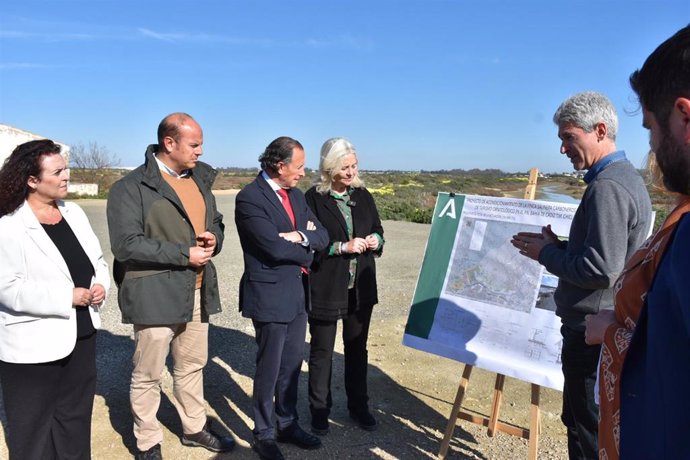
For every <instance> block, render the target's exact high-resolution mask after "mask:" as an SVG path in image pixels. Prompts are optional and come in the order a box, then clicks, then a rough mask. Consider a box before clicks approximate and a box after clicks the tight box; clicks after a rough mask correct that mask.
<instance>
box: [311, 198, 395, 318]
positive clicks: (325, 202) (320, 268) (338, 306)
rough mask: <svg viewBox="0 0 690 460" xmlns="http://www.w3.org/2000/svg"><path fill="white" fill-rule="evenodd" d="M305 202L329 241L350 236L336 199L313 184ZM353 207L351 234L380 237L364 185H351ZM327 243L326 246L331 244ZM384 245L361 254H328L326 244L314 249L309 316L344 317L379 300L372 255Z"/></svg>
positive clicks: (373, 204) (374, 209) (378, 225)
mask: <svg viewBox="0 0 690 460" xmlns="http://www.w3.org/2000/svg"><path fill="white" fill-rule="evenodd" d="M305 197H306V200H307V204H308V205H309V207H310V208H311V209H312V211H313V212H314V215H315V216H316V218H317V219H318V220H319V222H321V225H323V226H324V227H325V228H326V230H328V237H329V240H330V244H333V242H336V241H342V242H346V241H348V240H350V239H351V237H350V235H349V232H348V224H347V222H345V218H344V217H343V214H342V212H340V209H339V208H338V205H337V204H336V201H335V200H334V199H333V197H332V196H331V195H330V194H329V193H327V194H324V195H322V194H321V193H319V192H317V191H316V187H312V188H311V189H309V190H308V191H307V193H306V194H305ZM350 209H351V211H352V236H353V237H360V238H364V237H366V236H367V235H369V234H371V233H378V234H379V235H380V236H381V237H383V227H382V226H381V219H380V218H379V213H378V210H377V209H376V203H375V202H374V198H373V197H372V196H371V194H370V193H369V191H368V190H367V189H365V188H354V189H352V191H351V193H350ZM330 244H329V246H330ZM382 251H383V245H380V246H379V248H378V249H377V250H376V251H366V252H365V253H363V254H341V255H337V256H336V255H333V256H331V255H329V252H328V247H327V248H326V249H324V250H322V251H317V252H316V254H315V255H314V262H313V263H312V265H311V269H312V273H311V276H310V278H311V279H310V281H311V283H310V284H311V311H310V312H309V316H310V317H311V318H316V319H322V320H326V321H332V320H337V319H340V318H344V317H346V316H347V315H350V314H352V313H353V311H354V310H357V309H360V308H361V309H364V308H370V307H372V306H373V305H375V304H377V303H378V289H377V286H376V262H375V261H374V258H375V257H376V256H379V255H381V252H382ZM353 258H356V259H357V267H356V273H355V284H354V287H353V288H352V289H354V305H351V304H350V299H351V298H350V294H349V292H348V291H349V281H350V260H351V259H353Z"/></svg>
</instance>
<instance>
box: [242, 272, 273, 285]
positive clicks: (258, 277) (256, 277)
mask: <svg viewBox="0 0 690 460" xmlns="http://www.w3.org/2000/svg"><path fill="white" fill-rule="evenodd" d="M279 277H280V276H279V274H278V273H266V272H253V273H249V275H248V276H247V278H248V279H249V281H257V282H259V283H277V282H278V279H279Z"/></svg>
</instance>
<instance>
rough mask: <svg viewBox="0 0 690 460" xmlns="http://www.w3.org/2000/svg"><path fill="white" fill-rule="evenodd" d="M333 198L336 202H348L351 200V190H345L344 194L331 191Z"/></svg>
mask: <svg viewBox="0 0 690 460" xmlns="http://www.w3.org/2000/svg"><path fill="white" fill-rule="evenodd" d="M331 196H332V197H333V198H335V199H336V200H341V201H348V200H349V199H350V188H349V187H348V188H347V189H345V191H344V192H343V193H338V192H336V191H335V190H331Z"/></svg>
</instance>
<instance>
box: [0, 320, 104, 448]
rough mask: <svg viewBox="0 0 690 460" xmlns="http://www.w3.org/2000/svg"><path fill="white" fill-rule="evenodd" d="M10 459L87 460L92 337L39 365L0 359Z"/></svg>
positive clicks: (92, 381)
mask: <svg viewBox="0 0 690 460" xmlns="http://www.w3.org/2000/svg"><path fill="white" fill-rule="evenodd" d="M0 381H1V383H2V397H3V402H4V405H5V413H6V414H7V425H8V430H7V431H8V433H7V446H8V448H9V451H10V460H35V459H41V460H53V459H70V460H82V459H83V460H88V459H90V458H91V413H92V411H93V398H94V395H95V393H96V334H95V333H94V334H92V335H90V336H88V337H85V338H82V339H78V340H77V343H76V345H75V347H74V350H73V351H72V353H71V354H70V355H69V356H66V357H65V358H62V359H59V360H57V361H52V362H49V363H39V364H15V363H6V362H3V361H0Z"/></svg>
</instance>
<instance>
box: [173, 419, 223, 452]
mask: <svg viewBox="0 0 690 460" xmlns="http://www.w3.org/2000/svg"><path fill="white" fill-rule="evenodd" d="M182 444H184V445H185V446H190V447H203V448H205V449H208V450H210V451H211V452H228V451H230V450H232V449H233V448H234V447H235V440H234V439H232V438H231V437H230V436H221V435H219V434H218V433H216V432H215V431H213V430H211V424H210V423H206V425H205V426H204V429H203V430H201V431H199V432H198V433H194V434H183V435H182Z"/></svg>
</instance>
